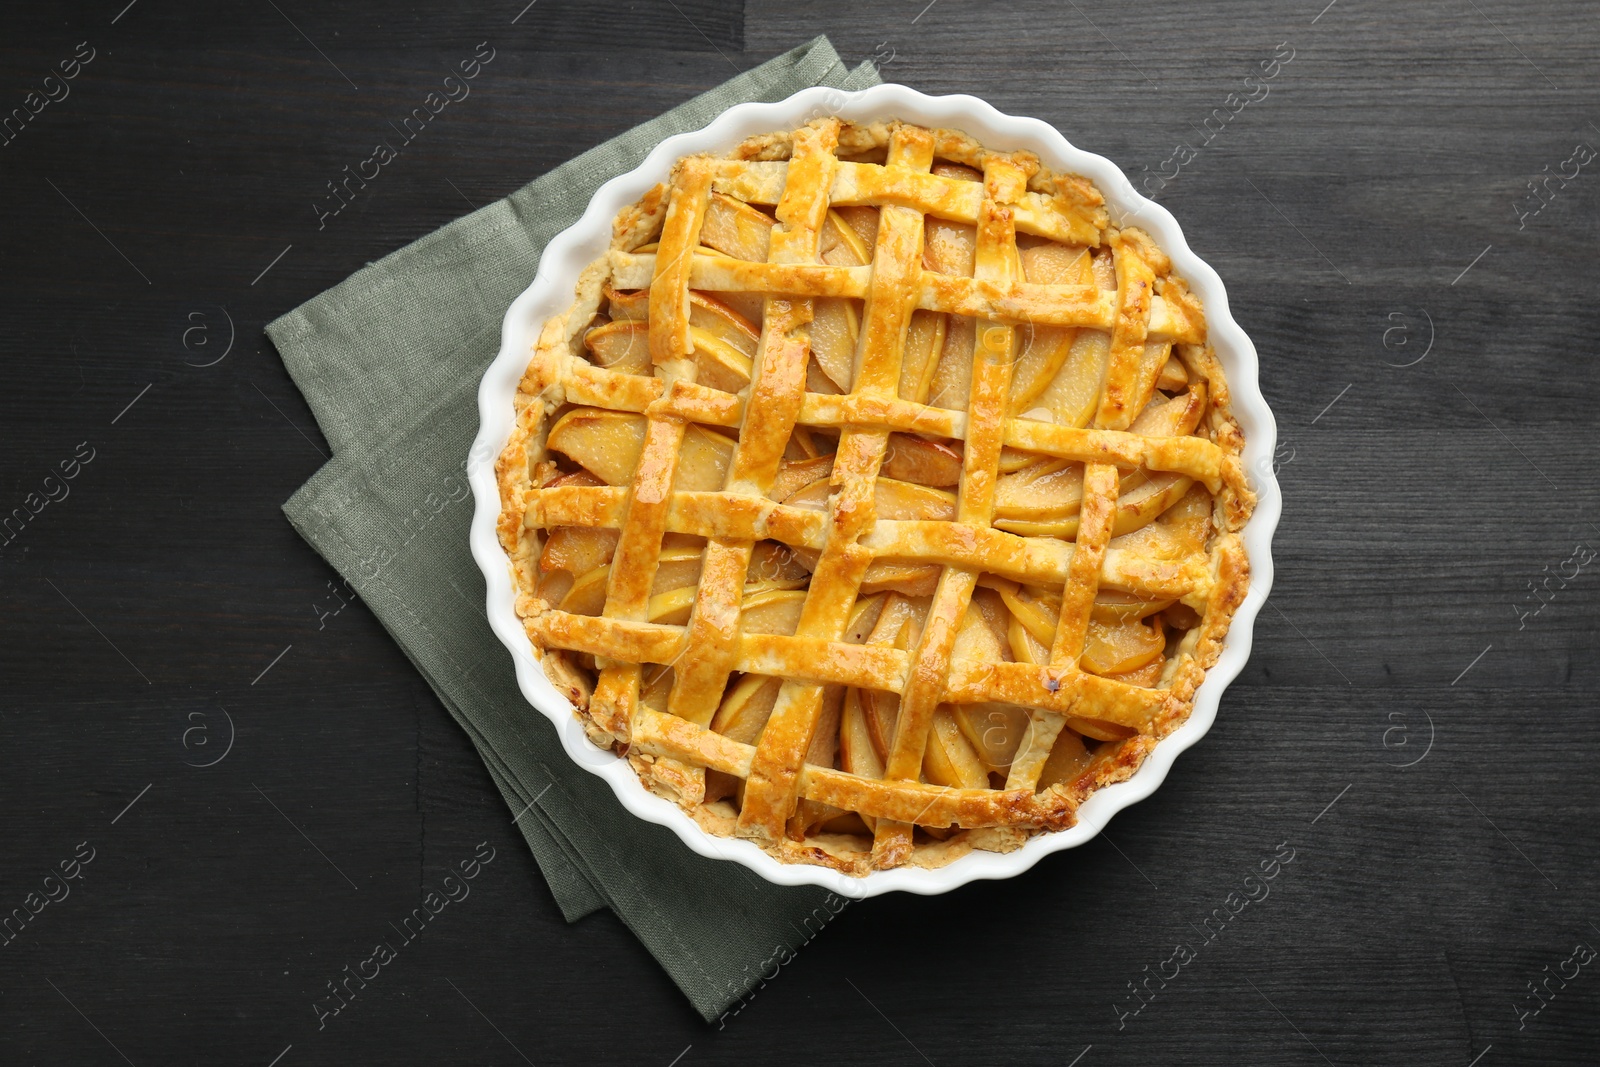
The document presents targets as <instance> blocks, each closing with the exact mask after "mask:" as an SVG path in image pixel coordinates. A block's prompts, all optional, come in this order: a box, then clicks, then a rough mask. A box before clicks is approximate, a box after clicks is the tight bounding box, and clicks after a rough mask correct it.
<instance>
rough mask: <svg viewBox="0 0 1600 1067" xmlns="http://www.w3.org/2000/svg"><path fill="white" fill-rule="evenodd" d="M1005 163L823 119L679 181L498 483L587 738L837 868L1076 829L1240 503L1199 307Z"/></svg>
mask: <svg viewBox="0 0 1600 1067" xmlns="http://www.w3.org/2000/svg"><path fill="white" fill-rule="evenodd" d="M1103 204H1104V201H1103V199H1102V197H1101V195H1100V193H1099V191H1098V190H1097V189H1095V187H1094V186H1093V185H1091V184H1090V183H1089V182H1088V181H1086V180H1085V179H1083V178H1080V177H1076V176H1073V175H1058V174H1052V173H1050V172H1049V171H1048V170H1046V169H1045V168H1044V167H1042V166H1041V165H1040V163H1039V161H1038V159H1037V158H1035V157H1034V156H1033V155H1031V154H1030V153H1027V152H1011V153H1001V152H995V151H990V150H988V149H986V148H984V147H983V146H982V145H979V144H977V143H976V142H975V141H973V140H972V139H971V138H969V137H968V136H966V135H965V134H962V133H958V132H955V131H951V130H937V129H925V128H922V127H919V126H914V125H910V124H906V123H898V122H887V123H874V124H868V125H861V124H853V123H849V122H842V121H840V120H838V119H832V118H829V119H821V120H818V121H815V122H812V123H810V124H809V125H806V126H804V127H801V128H800V129H797V130H794V131H792V132H784V133H775V134H771V135H768V136H764V137H759V138H754V139H752V140H750V141H747V142H745V143H744V144H742V145H740V146H739V147H738V148H737V149H735V150H734V151H733V152H732V153H731V154H730V155H729V156H728V157H726V158H712V157H708V156H693V157H689V158H686V159H683V160H680V161H679V162H678V164H677V165H676V167H675V169H674V171H673V174H672V177H671V180H670V181H669V182H668V183H667V184H665V185H659V186H657V187H656V188H654V189H652V190H651V191H650V192H649V193H648V194H647V195H646V196H645V197H644V198H643V199H641V200H640V201H639V202H638V203H637V204H636V205H634V206H632V207H631V208H629V209H627V210H625V211H623V212H622V213H621V215H619V216H618V218H617V221H616V226H615V239H614V241H613V243H612V248H611V250H610V251H609V252H608V253H607V254H606V255H605V256H603V257H601V258H600V259H599V260H598V261H596V262H595V263H594V264H592V265H591V266H590V267H589V268H588V269H587V270H585V271H584V273H583V274H582V276H581V277H580V278H579V279H578V282H577V299H576V302H575V303H574V304H573V306H572V307H571V309H570V310H568V312H567V313H566V314H564V315H561V316H557V317H555V318H553V319H551V320H550V321H548V322H547V323H546V324H545V326H544V329H543V331H542V333H541V335H540V338H539V341H538V344H537V346H536V348H535V351H534V353H533V356H532V360H531V362H530V363H529V366H528V370H527V373H526V375H525V377H524V378H523V380H522V382H521V384H520V386H519V390H518V396H517V426H516V430H515V431H514V433H513V435H512V438H511V441H510V443H509V444H508V445H507V446H506V449H505V452H504V453H503V454H502V455H501V456H500V459H499V464H498V468H497V471H498V478H499V485H500V492H501V497H502V502H503V511H502V514H501V519H500V526H499V534H500V538H501V541H502V544H503V545H504V547H505V549H506V551H507V553H508V554H509V555H510V557H511V560H512V565H513V569H514V572H515V579H516V582H517V586H518V602H517V610H518V613H519V615H520V616H521V617H522V619H523V621H524V624H525V626H526V629H527V633H528V637H529V639H530V640H531V641H532V643H533V645H534V647H535V649H536V650H539V652H540V653H541V655H542V659H543V664H544V668H545V671H546V674H547V675H548V676H549V677H550V678H551V679H552V681H554V682H555V683H556V686H557V688H558V689H559V690H561V691H562V692H564V693H565V694H566V695H567V696H569V697H570V698H571V700H572V703H573V705H574V707H575V708H576V709H577V712H578V714H579V716H580V718H581V720H582V722H583V723H584V726H585V729H586V731H587V733H588V736H589V738H590V739H591V740H592V741H594V742H595V743H596V744H599V745H601V746H609V747H614V748H615V749H616V750H617V751H618V752H620V753H623V754H625V755H626V756H627V758H628V759H629V760H630V762H631V763H632V765H633V766H634V768H635V769H636V770H637V772H638V774H639V776H640V778H641V779H642V780H643V781H644V782H645V784H646V785H648V786H649V787H650V788H651V789H653V790H655V791H656V792H658V793H661V794H663V795H665V796H667V797H669V798H671V799H673V800H675V801H677V802H678V803H679V804H680V805H682V806H683V807H684V808H685V809H686V810H687V811H689V812H690V814H691V815H693V816H694V818H695V819H696V820H697V821H698V822H699V823H700V824H701V825H702V826H703V827H704V828H705V829H707V830H708V831H710V832H712V833H716V834H724V835H738V836H741V837H746V838H751V839H753V840H755V841H756V842H758V843H759V844H760V845H762V846H763V847H764V848H766V849H767V850H768V851H770V852H771V853H772V854H773V855H775V856H777V857H778V858H779V859H782V860H786V861H791V862H806V863H819V864H825V865H827V866H830V867H834V868H837V869H839V870H843V871H846V872H850V873H854V874H864V873H866V872H868V871H870V870H872V869H877V868H886V867H893V866H898V865H901V864H906V863H911V864H918V865H926V866H936V865H940V864H943V863H947V862H949V861H950V860H952V859H954V858H956V857H958V856H960V855H962V854H964V853H965V852H966V851H968V850H970V849H972V848H984V849H992V850H1002V851H1003V850H1008V849H1011V848H1014V847H1016V846H1017V845H1018V844H1020V843H1021V842H1022V841H1023V840H1024V839H1025V838H1026V837H1027V836H1028V835H1029V834H1030V833H1034V832H1042V831H1048V830H1053V829H1060V828H1062V827H1066V826H1070V825H1071V824H1072V823H1073V822H1074V820H1075V813H1076V809H1077V806H1078V805H1079V803H1081V802H1082V801H1083V799H1084V798H1085V797H1087V796H1088V795H1089V794H1090V793H1092V792H1093V791H1094V790H1095V789H1097V788H1099V787H1100V786H1102V785H1104V784H1106V783H1109V782H1113V781H1118V780H1121V779H1123V778H1126V777H1127V776H1128V775H1129V774H1131V773H1132V772H1133V770H1134V769H1135V768H1137V767H1138V765H1139V763H1140V761H1141V760H1142V759H1143V758H1144V757H1145V755H1146V754H1147V753H1148V752H1149V751H1150V750H1151V748H1152V747H1153V746H1154V744H1155V742H1156V741H1157V740H1158V739H1159V738H1161V737H1163V736H1164V735H1165V734H1167V733H1169V732H1170V731H1171V730H1173V729H1174V728H1175V727H1176V726H1177V725H1179V724H1180V723H1182V722H1183V720H1184V719H1185V718H1187V716H1188V714H1189V712H1190V708H1191V705H1192V699H1193V694H1194V690H1195V687H1196V686H1197V685H1198V684H1199V682H1200V681H1201V679H1202V678H1203V677H1204V675H1205V671H1206V669H1207V668H1208V667H1209V666H1210V665H1211V664H1212V663H1214V662H1215V660H1216V657H1217V655H1218V653H1219V651H1220V646H1221V642H1222V639H1223V636H1224V635H1225V633H1226V632H1227V629H1228V624H1229V620H1230V618H1231V617H1232V615H1233V612H1234V609H1235V608H1236V607H1237V606H1238V604H1239V602H1240V601H1241V600H1242V598H1243V597H1244V593H1245V589H1246V586H1247V584H1248V565H1247V562H1246V559H1245V555H1244V551H1243V548H1242V546H1241V543H1240V538H1239V531H1240V529H1241V527H1242V526H1243V524H1244V521H1245V519H1246V518H1247V517H1248V515H1249V512H1250V509H1251V507H1252V506H1253V504H1254V498H1253V496H1252V495H1251V493H1250V491H1249V489H1248V488H1247V487H1246V485H1245V482H1244V478H1243V473H1242V470H1241V467H1240V463H1239V453H1240V449H1241V446H1242V443H1243V442H1242V438H1241V435H1240V432H1239V429H1238V426H1237V424H1236V423H1235V422H1234V420H1233V418H1232V416H1231V414H1230V413H1229V405H1228V388H1227V384H1226V383H1225V382H1224V381H1223V378H1222V374H1221V371H1220V368H1219V367H1218V365H1217V361H1216V359H1215V358H1214V356H1213V354H1212V352H1211V349H1210V348H1209V346H1208V345H1207V343H1206V326H1205V318H1204V314H1203V312H1202V310H1201V307H1200V304H1199V302H1198V300H1197V299H1196V298H1195V297H1194V296H1193V295H1192V294H1191V293H1190V292H1189V290H1188V289H1187V287H1186V286H1185V285H1184V283H1183V281H1182V280H1180V279H1178V278H1176V277H1173V276H1172V275H1171V274H1170V270H1171V265H1170V263H1169V261H1168V259H1167V257H1166V256H1165V255H1164V254H1163V253H1162V251H1161V250H1160V249H1159V248H1157V247H1156V246H1155V244H1154V242H1153V241H1152V240H1151V239H1150V237H1148V236H1147V235H1146V234H1144V233H1142V232H1141V231H1139V230H1135V229H1121V230H1119V229H1117V228H1115V227H1113V226H1112V225H1111V224H1110V221H1109V219H1108V217H1107V214H1106V211H1105V209H1104V207H1103Z"/></svg>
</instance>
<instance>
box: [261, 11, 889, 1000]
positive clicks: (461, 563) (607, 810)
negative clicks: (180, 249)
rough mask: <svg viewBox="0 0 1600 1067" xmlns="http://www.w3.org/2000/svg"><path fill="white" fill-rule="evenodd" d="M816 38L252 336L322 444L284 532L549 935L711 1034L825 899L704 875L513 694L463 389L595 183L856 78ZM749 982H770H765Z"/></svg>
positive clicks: (723, 869)
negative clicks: (270, 353) (492, 839)
mask: <svg viewBox="0 0 1600 1067" xmlns="http://www.w3.org/2000/svg"><path fill="white" fill-rule="evenodd" d="M877 81H878V77H877V74H876V72H875V71H874V70H873V69H872V68H871V66H870V65H868V64H865V63H864V64H862V65H861V66H860V67H857V68H856V69H855V70H854V71H850V70H847V69H846V68H845V67H844V65H843V64H842V63H841V62H840V60H839V56H838V53H836V52H835V51H834V49H833V46H832V45H831V44H829V43H828V39H827V38H826V37H818V38H816V39H815V40H813V41H811V42H810V43H809V44H806V45H803V46H801V47H799V48H796V49H794V50H793V51H790V52H786V53H784V54H783V55H781V56H778V57H777V58H775V59H773V60H770V61H769V62H766V63H763V64H761V65H760V66H758V67H756V68H754V69H752V70H749V71H746V72H745V73H743V74H741V75H739V76H738V77H736V78H734V79H732V80H731V81H728V82H726V83H725V84H723V85H721V86H719V87H718V88H716V89H713V90H711V91H710V92H707V93H704V94H702V95H700V96H697V97H695V98H694V99H693V100H690V101H689V102H687V103H685V104H682V105H680V106H679V107H676V108H674V109H672V110H671V111H669V112H667V113H666V114H665V115H662V116H661V117H659V118H657V119H654V120H652V121H650V122H647V123H645V124H644V125H642V126H639V127H636V128H635V129H633V130H630V131H629V132H627V133H625V134H623V135H622V136H620V137H617V138H615V139H613V140H611V141H607V142H606V143H605V144H602V145H600V146H599V147H597V148H593V149H591V150H589V151H588V152H585V153H584V154H583V155H581V156H579V157H577V158H576V159H574V160H572V161H570V162H568V163H565V164H563V165H562V166H560V167H557V168H556V169H555V170H553V171H551V172H550V173H548V174H546V175H545V176H544V177H542V178H539V179H537V180H535V181H533V182H531V183H529V184H528V185H526V186H524V187H523V188H521V189H519V190H517V191H516V192H515V193H512V194H511V195H510V196H508V197H506V198H505V199H504V200H500V201H498V202H496V203H494V204H490V205H488V206H487V207H484V208H482V209H480V210H478V211H475V212H473V213H472V214H471V215H468V216H466V217H465V218H462V219H458V220H456V221H455V222H452V223H451V224H450V225H448V226H445V227H444V228H443V229H440V230H438V231H436V232H434V233H432V234H429V235H428V236H426V237H424V238H422V239H420V240H418V241H415V242H413V243H412V244H410V245H408V246H406V247H405V248H402V249H400V250H399V251H398V252H394V253H392V254H391V255H389V256H387V257H385V258H384V259H382V260H380V261H379V262H377V263H374V264H372V265H370V266H368V267H366V268H365V269H363V270H360V271H358V272H357V273H355V274H353V275H351V276H350V277H349V278H347V279H346V280H345V281H343V282H341V283H340V284H339V285H337V286H335V287H333V288H332V289H329V290H328V291H327V292H325V293H323V294H321V295H320V296H317V297H316V298H314V299H312V300H310V301H307V302H306V303H305V304H303V305H301V306H300V307H298V308H296V309H295V310H293V311H291V312H289V313H288V314H287V315H284V316H283V317H281V318H279V319H277V320H276V321H274V322H273V323H271V324H270V325H268V326H267V335H268V336H269V337H271V338H272V341H273V343H274V344H275V345H277V348H278V351H279V353H280V354H281V355H282V357H283V362H284V365H285V366H286V367H287V368H288V370H289V374H290V375H291V376H292V377H293V378H294V380H295V383H296V384H297V385H298V386H299V387H300V391H301V392H302V393H304V394H305V398H306V400H307V402H308V403H309V404H310V405H311V410H312V411H313V412H314V413H315V415H316V418H317V422H318V424H319V425H320V426H321V428H322V432H323V434H324V436H326V437H327V439H328V441H329V443H330V444H332V445H333V448H334V456H333V459H332V460H330V461H329V462H328V463H327V465H325V466H324V467H323V468H322V469H321V470H319V471H318V472H317V473H316V475H315V476H314V477H313V478H312V479H311V480H310V481H308V482H307V483H306V484H305V485H304V486H302V487H301V488H300V490H299V492H297V493H295V495H294V496H293V498H291V499H290V500H289V502H288V503H287V504H285V505H284V512H285V513H286V514H287V515H288V517H289V521H290V522H292V523H293V524H294V526H295V528H296V529H297V530H298V531H299V532H300V534H301V536H303V537H304V538H305V539H306V540H307V541H309V542H310V543H311V545H312V547H314V548H315V549H316V550H317V551H318V552H320V553H321V554H322V556H323V557H324V558H325V559H327V561H328V562H329V563H331V564H332V565H333V566H334V567H335V568H336V569H337V570H338V571H339V573H340V574H342V575H344V577H345V578H346V579H347V580H348V581H349V582H350V583H351V585H353V586H354V587H355V589H356V590H357V592H359V593H360V595H361V598H362V600H363V601H364V602H365V603H366V604H367V606H368V607H369V608H370V609H371V610H372V612H373V614H374V615H376V616H377V618H378V620H379V621H380V622H382V623H383V625H384V626H385V627H386V628H387V629H388V631H389V633H390V634H392V635H393V636H394V639H395V640H396V641H397V642H398V643H399V644H400V647H401V648H402V649H404V650H405V653H406V655H407V656H408V657H410V659H411V662H412V663H414V664H415V665H416V667H417V669H418V670H419V671H421V672H422V675H423V677H424V678H426V679H427V681H428V684H429V685H431V686H432V687H433V691H434V692H435V693H437V694H438V696H439V699H440V701H441V702H443V704H444V706H445V707H446V708H448V709H449V710H450V714H451V715H453V716H454V717H455V720H456V721H457V722H458V723H460V724H461V727H462V729H464V730H466V732H467V735H468V736H469V737H471V738H472V742H473V744H474V745H476V746H477V749H478V752H479V754H480V755H482V757H483V761H484V763H485V764H486V765H487V766H488V768H489V773H490V775H491V776H492V777H493V778H494V781H495V784H496V785H497V786H499V787H500V792H501V795H503V796H504V797H505V800H506V803H507V804H508V805H509V806H510V809H511V811H512V812H513V813H514V817H515V819H516V825H517V826H518V828H520V829H521V831H522V833H523V836H524V837H526V838H527V841H528V846H529V848H531V849H532V850H533V854H534V857H535V858H536V859H537V860H538V863H539V868H540V870H541V871H542V872H543V873H544V876H545V878H546V879H547V880H548V882H549V884H550V889H551V892H553V893H554V894H555V898H556V901H557V903H558V904H559V905H560V907H561V911H562V914H563V915H565V916H566V918H567V920H568V921H569V922H571V921H574V920H576V919H578V918H581V917H582V916H584V915H587V914H589V913H590V912H592V911H595V910H596V909H598V908H600V907H602V906H605V907H609V908H611V909H612V910H613V911H614V912H616V914H617V915H618V917H619V918H621V919H622V921H623V922H624V923H626V924H627V925H628V928H629V929H631V930H632V931H633V932H634V934H635V935H637V936H638V938H639V940H641V941H642V942H644V944H645V947H646V948H648V949H649V950H650V953H651V954H652V955H654V956H655V958H656V959H657V960H659V961H660V962H661V965H662V966H663V967H665V968H666V970H667V973H668V974H669V975H671V976H672V979H673V981H675V982H676V983H677V984H678V987H679V988H680V989H682V990H683V992H684V993H685V994H686V995H687V996H688V997H689V999H690V1000H691V1001H692V1002H693V1003H694V1006H695V1008H696V1009H697V1010H699V1012H700V1014H701V1015H703V1016H704V1017H705V1018H706V1020H707V1021H708V1022H709V1021H711V1020H713V1019H716V1018H717V1017H718V1016H719V1015H721V1014H723V1013H724V1012H725V1011H726V1010H727V1009H728V1008H729V1007H730V1006H731V1005H732V1004H734V1003H735V1002H737V1001H738V1000H739V999H740V998H742V997H743V996H744V994H745V993H747V992H748V991H749V990H750V989H752V988H753V987H754V985H755V984H756V983H757V982H759V981H761V980H762V979H763V971H764V970H765V969H766V967H767V966H769V965H775V963H776V961H778V960H779V959H782V960H783V961H785V962H787V960H788V958H789V956H790V955H791V954H792V953H793V952H794V951H795V950H796V949H798V948H799V947H800V945H802V944H803V943H804V942H805V941H807V940H809V939H810V937H811V936H812V935H813V934H814V933H815V932H816V930H818V929H820V928H821V925H822V924H824V923H825V922H826V921H827V920H828V919H829V918H831V917H832V915H833V914H835V913H836V912H837V910H839V909H840V908H842V906H843V902H842V901H841V900H839V899H838V898H836V897H833V896H832V895H831V894H826V893H824V892H823V891H821V890H819V889H813V888H784V887H779V886H774V885H771V884H769V883H767V882H764V881H762V880H761V879H759V878H757V877H756V876H755V875H753V874H752V873H751V872H750V871H748V870H747V869H745V868H744V867H741V866H739V865H738V864H735V863H731V862H719V861H715V860H708V859H704V858H702V857H700V856H697V855H695V854H694V853H693V852H691V851H690V850H689V849H688V848H686V847H685V846H684V845H683V843H682V842H681V841H679V840H678V839H677V838H676V837H675V836H674V835H673V834H672V833H671V832H670V831H668V830H666V829H664V828H662V827H659V826H656V825H653V824H651V823H647V822H644V821H643V820H641V819H638V818H635V817H634V816H633V815H630V814H629V813H628V812H627V811H625V810H624V809H623V808H622V806H621V805H620V804H619V803H618V802H617V800H616V798H615V796H613V795H612V792H611V789H610V787H609V786H607V785H606V783H605V782H603V781H601V780H600V779H599V778H597V777H595V776H593V775H591V774H590V773H589V772H587V771H585V770H583V769H582V768H580V767H577V766H575V765H574V764H573V763H572V761H571V760H570V759H569V758H568V757H567V755H566V753H565V752H563V751H562V749H561V746H560V742H559V741H558V739H557V737H556V732H555V728H554V727H552V726H551V725H550V722H549V720H547V719H546V718H545V717H544V716H543V715H541V714H539V713H538V712H537V711H535V710H534V709H533V708H531V707H529V706H528V704H527V701H525V700H524V699H523V696H522V693H521V692H520V691H519V690H518V688H517V682H516V677H515V675H514V673H513V670H512V665H511V657H510V656H509V655H508V654H507V653H506V650H505V649H504V648H503V647H502V646H501V644H500V642H499V640H498V639H497V638H496V637H495V636H494V634H493V633H492V632H491V631H490V629H489V625H488V622H487V621H486V619H485V617H484V584H483V578H482V575H481V574H480V573H479V572H478V569H477V566H476V565H475V564H474V563H473V560H472V556H471V554H470V552H469V551H468V548H467V527H468V524H469V521H470V519H471V515H472V501H471V493H470V491H469V490H468V488H467V483H466V479H465V476H464V473H463V472H464V469H465V467H466V459H467V453H468V450H469V449H470V447H471V445H472V440H473V438H474V437H475V436H476V434H477V429H478V411H477V403H476V398H477V391H478V380H479V378H481V377H482V375H483V371H484V369H485V368H486V367H487V366H488V365H489V363H490V362H491V361H492V360H493V359H494V357H495V355H496V353H497V350H498V348H499V344H500V321H501V319H502V318H503V317H504V315H505V311H506V308H507V307H509V306H510V304H511V301H512V300H513V299H515V298H516V296H517V295H518V294H519V293H521V292H522V290H523V289H524V288H526V287H527V285H528V284H529V282H531V281H532V280H533V276H534V273H535V270H536V269H537V267H538V265H539V257H540V254H541V253H542V252H543V250H544V247H545V244H546V243H547V242H548V241H549V240H550V239H551V238H552V237H554V236H555V235H556V234H557V233H559V232H560V231H562V230H563V229H565V228H566V227H567V226H570V225H571V224H572V223H574V222H576V221H577V219H578V217H579V215H581V214H582V213H583V210H584V208H585V207H586V206H587V205H588V202H589V198H590V197H591V196H592V195H593V194H594V192H595V190H596V189H598V188H599V187H600V186H601V185H602V184H603V183H604V182H606V181H607V180H608V179H610V178H612V177H614V176H616V175H618V174H621V173H624V172H626V171H628V170H631V169H632V168H634V167H635V166H637V165H638V164H639V162H640V161H641V160H643V159H644V157H645V155H646V154H648V153H649V151H650V150H651V149H652V148H654V147H655V146H656V145H657V144H659V143H660V142H661V141H662V140H663V139H664V138H666V137H669V136H671V135H672V134H675V133H680V132H682V131H685V130H694V129H699V128H700V127H702V126H705V125H706V124H707V123H709V122H710V121H711V120H712V119H714V118H715V117H716V116H717V115H719V114H720V113H721V112H723V111H724V110H726V109H727V108H728V107H731V106H732V105H734V104H738V103H744V102H746V101H751V100H764V101H775V100H781V99H783V98H785V97H787V96H789V95H790V94H792V93H795V92H798V91H799V90H801V89H805V88H809V87H811V86H814V85H827V86H831V87H833V88H839V89H859V88H865V87H867V86H869V85H873V84H876V83H877ZM766 977H769V978H770V977H771V975H770V974H767V975H766Z"/></svg>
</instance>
